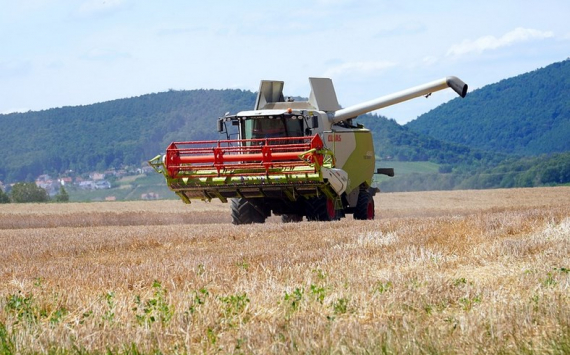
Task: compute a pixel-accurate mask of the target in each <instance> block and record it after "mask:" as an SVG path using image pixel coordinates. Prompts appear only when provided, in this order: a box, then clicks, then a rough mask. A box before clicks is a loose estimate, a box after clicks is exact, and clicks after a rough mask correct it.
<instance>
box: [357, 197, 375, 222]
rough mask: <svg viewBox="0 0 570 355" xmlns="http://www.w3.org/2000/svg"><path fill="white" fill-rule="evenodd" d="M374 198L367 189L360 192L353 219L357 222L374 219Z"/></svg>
mask: <svg viewBox="0 0 570 355" xmlns="http://www.w3.org/2000/svg"><path fill="white" fill-rule="evenodd" d="M374 215H375V213H374V197H373V196H372V195H371V194H370V192H369V191H368V189H366V190H360V192H359V194H358V201H357V202H356V207H355V209H354V214H353V217H354V219H358V220H371V219H374Z"/></svg>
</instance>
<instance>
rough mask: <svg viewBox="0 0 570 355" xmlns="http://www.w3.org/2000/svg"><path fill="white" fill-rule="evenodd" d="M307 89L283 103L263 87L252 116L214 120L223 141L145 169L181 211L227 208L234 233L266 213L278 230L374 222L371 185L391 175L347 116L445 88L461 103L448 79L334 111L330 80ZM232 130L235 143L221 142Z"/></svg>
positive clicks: (274, 86)
mask: <svg viewBox="0 0 570 355" xmlns="http://www.w3.org/2000/svg"><path fill="white" fill-rule="evenodd" d="M309 81H310V84H311V94H310V96H309V100H308V101H293V100H292V99H291V98H285V97H284V96H283V86H284V83H283V82H282V81H266V80H264V81H262V82H261V85H260V87H259V93H258V95H257V100H256V103H255V107H254V110H252V111H242V112H239V113H237V114H235V115H231V114H226V115H225V116H224V117H221V118H219V119H218V125H217V126H218V131H219V132H221V133H225V134H226V137H227V138H228V139H225V140H215V141H194V142H173V143H171V144H170V145H169V146H168V148H167V149H166V154H164V155H159V156H156V157H155V158H153V159H152V160H150V161H149V164H150V165H151V166H152V167H153V168H154V169H155V170H156V171H157V172H159V173H162V174H163V175H164V176H165V178H166V182H167V184H168V187H169V188H170V189H171V190H172V191H174V192H175V193H176V194H177V195H178V196H179V197H180V198H181V199H182V201H184V202H185V203H190V201H191V200H192V199H200V200H205V201H211V200H212V199H214V198H218V199H220V200H221V201H223V202H228V200H230V201H231V208H232V221H233V223H234V224H248V223H263V222H265V220H266V218H267V217H269V216H270V215H271V214H272V213H273V214H274V215H277V216H281V218H282V220H283V222H299V221H301V220H302V219H303V217H306V218H307V220H309V221H333V220H338V219H340V218H342V217H344V216H345V215H346V214H352V215H353V217H354V218H355V219H361V220H364V219H374V195H375V194H376V193H377V192H378V191H379V190H378V189H377V188H375V187H372V177H373V175H374V174H375V173H376V174H385V175H389V176H394V171H393V169H387V168H384V169H376V171H375V155H374V145H373V142H372V134H371V132H370V130H368V129H366V128H364V127H363V126H362V125H360V124H356V123H355V122H354V120H355V119H356V117H357V116H358V115H361V114H364V113H367V112H371V111H374V110H377V109H380V108H383V107H386V106H390V105H394V104H396V103H399V102H402V101H406V100H409V99H412V98H415V97H419V96H428V95H429V94H431V93H432V92H435V91H439V90H443V89H445V88H452V89H453V90H454V91H455V92H457V94H459V95H460V96H461V97H465V95H466V94H467V85H466V84H465V83H464V82H463V81H461V80H460V79H458V78H457V77H454V76H450V77H447V78H444V79H441V80H436V81H433V82H430V83H427V84H424V85H420V86H416V87H413V88H411V89H408V90H404V91H400V92H397V93H394V94H391V95H387V96H383V97H380V98H377V99H375V100H371V101H367V102H363V103H361V104H358V105H354V106H350V107H347V108H341V107H340V105H339V104H338V101H337V98H336V93H335V90H334V87H333V84H332V81H331V79H328V78H309ZM231 127H234V128H237V134H238V139H229V137H230V129H231Z"/></svg>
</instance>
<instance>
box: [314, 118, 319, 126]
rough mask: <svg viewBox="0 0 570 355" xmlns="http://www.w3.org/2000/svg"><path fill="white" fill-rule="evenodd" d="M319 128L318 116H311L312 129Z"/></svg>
mask: <svg viewBox="0 0 570 355" xmlns="http://www.w3.org/2000/svg"><path fill="white" fill-rule="evenodd" d="M318 127H319V116H313V128H318Z"/></svg>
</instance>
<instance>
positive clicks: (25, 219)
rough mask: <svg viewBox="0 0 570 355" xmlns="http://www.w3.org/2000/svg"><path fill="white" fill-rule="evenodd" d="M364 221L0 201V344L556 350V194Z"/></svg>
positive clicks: (563, 309) (561, 210) (158, 349)
mask: <svg viewBox="0 0 570 355" xmlns="http://www.w3.org/2000/svg"><path fill="white" fill-rule="evenodd" d="M376 215H377V219H376V220H374V221H355V220H352V218H351V217H349V218H346V219H343V220H341V221H338V222H329V223H325V222H306V221H305V222H301V223H295V224H281V223H280V221H279V219H278V218H274V217H272V218H270V219H269V220H268V222H267V223H266V224H263V225H248V226H233V225H231V223H230V222H231V220H230V217H229V205H228V204H221V203H209V204H207V203H203V202H196V203H193V204H192V205H190V206H187V205H184V204H183V203H182V202H180V201H154V202H113V203H90V204H81V203H69V204H9V205H0V354H10V353H14V354H16V353H49V352H51V353H56V354H59V353H61V354H67V353H70V354H75V353H78V354H87V353H124V354H140V353H179V354H189V353H224V354H225V353H255V354H267V353H339V354H342V353H373V354H376V353H394V354H399V353H411V354H423V353H458V354H459V353H505V354H518V353H545V354H566V353H570V288H569V286H570V275H569V272H570V256H569V255H570V187H556V188H535V189H509V190H483V191H451V192H416V193H386V194H379V195H377V196H376Z"/></svg>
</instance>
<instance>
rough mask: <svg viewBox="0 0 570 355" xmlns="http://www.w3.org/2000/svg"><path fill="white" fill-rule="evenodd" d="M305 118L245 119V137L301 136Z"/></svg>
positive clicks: (243, 134)
mask: <svg viewBox="0 0 570 355" xmlns="http://www.w3.org/2000/svg"><path fill="white" fill-rule="evenodd" d="M301 136H303V120H300V119H292V118H284V117H281V118H253V119H249V120H246V121H245V124H244V125H243V132H242V137H243V138H244V139H258V138H275V137H301Z"/></svg>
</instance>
